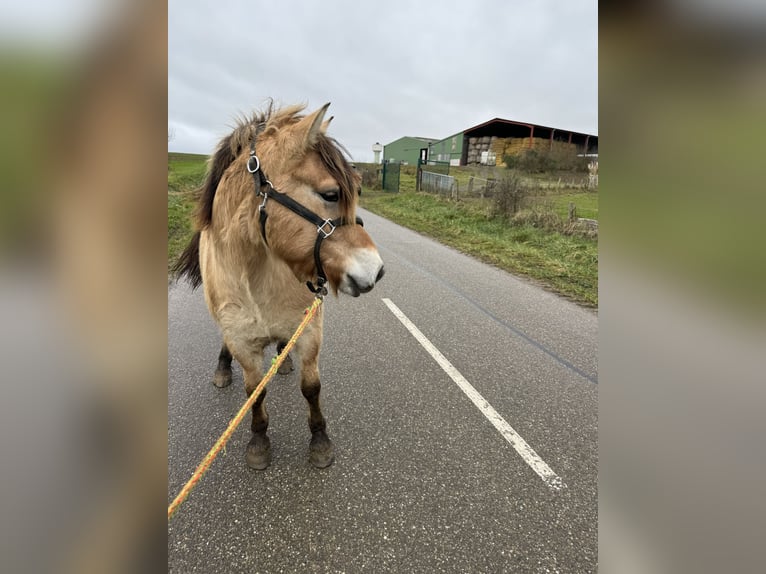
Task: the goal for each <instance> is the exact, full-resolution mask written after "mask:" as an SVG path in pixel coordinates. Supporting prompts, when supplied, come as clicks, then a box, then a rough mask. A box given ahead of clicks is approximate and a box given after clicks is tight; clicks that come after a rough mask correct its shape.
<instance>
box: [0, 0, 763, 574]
mask: <svg viewBox="0 0 766 574" xmlns="http://www.w3.org/2000/svg"><path fill="white" fill-rule="evenodd" d="M765 6H766V5H764V3H763V2H747V1H744V0H743V1H732V2H713V1H707V2H706V1H699V2H687V1H674V2H664V3H661V2H641V3H622V4H620V5H619V6H613V7H610V8H609V9H608V10H607V9H606V8H604V9H603V10H602V12H601V14H600V32H599V42H600V54H599V57H600V76H601V77H600V96H599V97H600V122H599V124H600V126H599V127H600V134H599V135H600V140H601V142H600V143H601V145H600V150H601V151H600V154H601V157H600V158H599V163H600V168H601V174H600V175H601V178H600V189H601V193H603V198H602V201H601V209H602V212H603V213H602V216H601V218H600V219H601V220H602V222H601V227H602V229H601V231H600V245H601V251H600V255H599V256H600V268H599V271H600V297H599V300H600V310H599V319H600V329H601V345H600V359H599V360H600V373H599V381H600V384H601V388H600V396H601V404H600V406H601V408H600V421H601V430H600V446H601V452H600V468H601V470H600V523H599V528H600V562H601V569H602V570H603V571H604V572H653V573H654V572H656V573H661V572H761V571H763V566H762V564H763V560H762V559H761V554H762V548H761V547H762V542H763V540H764V535H766V527H765V525H764V518H763V517H764V516H766V501H764V496H763V494H762V490H761V488H760V487H761V485H762V483H763V476H764V470H766V468H764V467H766V454H765V452H764V447H763V435H764V416H763V411H764V405H766V401H765V400H764V399H765V398H766V391H765V390H764V380H765V377H764V374H763V373H764V369H763V367H764V364H763V363H764V359H763V357H764V355H765V354H766V353H764V351H766V344H765V343H766V329H765V328H764V327H765V325H764V319H765V318H766V305H765V304H764V275H765V274H766V256H765V255H764V253H765V252H766V250H765V249H764V247H765V246H766V243H765V242H764V223H763V217H764V215H763V214H766V196H765V194H764V190H765V189H766V186H765V185H764V182H765V181H766V179H765V178H764V176H765V175H766V174H765V173H764V171H766V167H765V166H766V162H764V161H763V157H764V151H766V150H765V149H764V148H765V146H764V143H763V137H762V136H763V134H764V133H766V106H764V102H766V65H765V64H766V46H764V43H765V42H764V39H765V38H766V34H764V32H765V31H766V30H765V28H766V8H765ZM1 10H2V12H0V85H1V86H2V91H1V95H0V126H2V129H0V312H1V313H2V321H0V325H2V326H1V327H0V342H1V343H2V344H0V364H2V366H3V369H2V380H3V395H4V396H3V400H2V401H0V455H1V456H2V457H3V463H2V464H1V465H0V469H1V470H0V500H1V501H2V503H1V504H2V506H1V507H0V517H1V518H0V528H2V532H1V534H2V535H1V536H0V544H1V545H2V546H1V547H0V555H2V556H3V570H6V569H7V571H25V572H48V571H50V572H113V571H131V572H133V571H141V572H146V571H150V570H163V569H165V567H166V561H165V560H166V558H165V552H166V550H165V548H166V538H165V536H166V534H165V533H166V522H165V515H164V513H163V512H162V510H163V504H162V501H163V499H164V500H165V502H167V492H166V484H165V480H166V438H167V434H166V413H167V411H166V407H167V395H166V393H167V388H166V367H167V350H166V349H167V347H166V333H167V331H166V329H167V323H166V303H167V262H166V260H165V259H166V244H165V242H166V241H167V235H166V209H167V204H166V202H165V201H164V199H163V195H164V186H165V185H166V182H167V179H166V175H167V172H166V161H167V139H165V138H166V137H168V134H167V133H166V125H165V124H166V123H167V107H166V105H167V84H166V76H167V10H166V6H165V5H164V4H162V3H153V2H148V1H136V2H124V1H123V2H120V1H115V0H112V1H109V2H104V1H101V2H95V1H92V0H91V1H86V0H73V1H70V2H66V3H64V2H60V1H58V2H57V1H47V2H46V1H37V0H35V1H31V2H27V3H17V4H15V5H10V4H9V3H4V4H3V6H2V8H1ZM505 45H507V42H506V43H505Z"/></svg>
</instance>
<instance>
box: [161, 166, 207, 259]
mask: <svg viewBox="0 0 766 574" xmlns="http://www.w3.org/2000/svg"><path fill="white" fill-rule="evenodd" d="M206 161H207V156H204V155H197V154H189V153H168V270H169V269H170V267H171V266H172V265H173V263H174V262H175V261H176V259H177V258H178V255H179V254H180V253H181V251H183V250H184V248H185V247H186V245H187V244H188V243H189V240H190V239H191V236H192V233H193V232H192V225H191V214H192V211H194V197H193V195H194V194H193V192H194V190H195V189H197V188H198V187H199V186H200V185H202V182H203V180H204V178H205V168H206V165H205V162H206Z"/></svg>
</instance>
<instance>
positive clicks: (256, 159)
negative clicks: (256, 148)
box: [247, 154, 261, 173]
mask: <svg viewBox="0 0 766 574" xmlns="http://www.w3.org/2000/svg"><path fill="white" fill-rule="evenodd" d="M253 159H255V167H254V168H252V169H251V167H250V162H251V161H253ZM259 169H261V160H259V159H258V156H257V155H255V154H253V155H251V156H250V159H248V160H247V171H249V172H250V173H255V172H257V171H258V170H259Z"/></svg>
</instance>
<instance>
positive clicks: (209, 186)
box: [173, 102, 359, 288]
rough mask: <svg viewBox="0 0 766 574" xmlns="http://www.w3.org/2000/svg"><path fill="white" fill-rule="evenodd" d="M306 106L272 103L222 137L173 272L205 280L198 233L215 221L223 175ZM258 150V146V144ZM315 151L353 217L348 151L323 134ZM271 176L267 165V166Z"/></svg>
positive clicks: (192, 279) (354, 190) (344, 211)
mask: <svg viewBox="0 0 766 574" xmlns="http://www.w3.org/2000/svg"><path fill="white" fill-rule="evenodd" d="M304 109H305V106H304V105H294V106H288V107H284V108H277V107H275V106H274V103H273V102H270V103H269V104H268V106H267V107H266V109H265V110H264V111H261V112H258V111H256V112H254V113H253V114H251V115H250V116H244V117H241V118H239V119H238V120H237V124H236V126H235V127H234V130H233V131H232V132H231V133H230V134H229V135H227V136H226V137H224V138H223V139H221V141H220V142H219V143H218V146H217V147H216V150H215V153H213V155H212V156H210V159H209V160H208V167H207V175H206V177H205V182H204V183H203V184H202V187H201V188H199V189H198V190H197V208H196V210H195V213H194V219H195V222H196V232H195V234H194V236H193V237H192V240H191V242H190V243H189V245H188V247H187V248H186V250H184V252H183V253H182V254H181V256H180V257H179V258H178V261H177V262H176V263H175V265H174V266H173V274H174V275H175V276H176V277H177V278H180V277H181V276H183V275H186V277H187V279H188V281H189V283H190V284H191V285H192V287H194V288H196V287H198V286H199V285H200V284H201V283H202V274H201V271H200V268H199V235H200V231H201V230H202V229H205V228H206V227H207V226H209V225H210V223H211V222H212V221H213V202H214V200H215V194H216V191H217V190H218V184H219V183H220V182H221V178H222V177H223V174H224V173H225V172H226V170H227V169H229V167H230V166H231V164H232V163H234V161H235V160H236V159H237V158H238V157H239V155H240V154H241V153H243V151H244V152H249V149H250V142H251V141H252V140H253V138H256V142H257V137H258V135H260V134H263V133H266V132H269V131H271V130H274V131H276V130H278V129H279V128H280V127H283V126H286V125H290V124H294V123H297V122H298V121H300V120H301V119H302V118H303V117H304V116H303V115H302V114H301V112H302V111H303V110H304ZM256 149H257V145H256ZM314 150H315V151H316V152H317V153H318V154H319V157H320V158H321V160H322V163H323V164H324V166H325V167H326V168H327V171H328V172H329V173H330V175H331V176H332V177H333V178H334V179H335V181H337V182H338V187H339V188H340V197H339V207H340V211H341V215H342V217H345V218H350V217H351V212H352V206H353V205H354V204H355V196H356V194H357V193H358V192H359V189H358V187H357V184H356V182H355V178H354V168H353V166H352V165H351V164H350V163H349V160H348V155H349V153H348V151H347V150H346V149H345V148H344V147H343V146H342V145H341V144H339V143H338V142H337V141H336V140H335V139H334V138H331V137H328V136H326V135H324V134H320V135H319V138H318V141H317V143H316V145H315V146H314ZM264 172H265V173H266V175H268V166H264Z"/></svg>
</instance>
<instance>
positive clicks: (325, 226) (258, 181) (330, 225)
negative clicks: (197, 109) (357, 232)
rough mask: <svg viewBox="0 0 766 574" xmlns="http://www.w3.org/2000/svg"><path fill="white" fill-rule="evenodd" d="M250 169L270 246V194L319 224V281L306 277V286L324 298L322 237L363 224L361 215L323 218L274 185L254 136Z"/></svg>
mask: <svg viewBox="0 0 766 574" xmlns="http://www.w3.org/2000/svg"><path fill="white" fill-rule="evenodd" d="M247 171H249V172H250V173H251V174H252V176H253V182H254V183H255V193H256V195H258V196H259V197H263V201H262V202H261V204H260V205H259V206H258V213H259V214H260V215H259V219H260V222H261V236H262V237H263V242H264V243H265V244H266V246H267V247H268V245H269V242H268V240H267V239H266V218H267V217H268V214H267V213H266V201H267V200H268V199H269V198H271V199H273V200H274V201H276V202H277V203H280V204H282V205H283V206H285V207H286V208H287V209H289V210H290V211H292V212H293V213H295V214H297V215H300V216H301V217H302V218H303V219H305V220H307V221H310V222H311V223H313V224H314V225H316V228H317V240H316V242H314V264H315V265H316V268H317V282H316V285H314V284H313V283H312V282H311V281H306V286H307V287H308V288H309V291H311V292H312V293H314V294H315V295H316V296H317V297H320V298H321V297H323V296H324V295H327V287H326V285H325V284H326V283H327V276H326V275H325V272H324V267H323V266H322V260H321V258H320V256H319V252H320V249H321V248H322V241H324V240H325V239H327V238H328V237H330V235H332V234H333V231H335V229H336V228H337V227H341V226H343V225H350V224H352V223H356V224H358V225H361V226H364V222H363V221H362V218H361V217H357V218H356V221H355V222H351V221H349V220H347V219H346V218H344V217H339V218H337V219H322V218H321V217H319V216H318V215H317V214H316V213H314V212H313V211H311V210H310V209H308V208H307V207H305V206H303V205H301V204H300V203H298V202H297V201H295V200H294V199H293V198H292V197H290V196H289V195H286V194H284V193H281V192H279V191H277V190H276V189H274V186H273V185H272V183H271V182H270V181H269V180H268V178H267V177H266V175H265V174H264V173H263V170H262V169H261V161H260V160H259V159H258V156H257V155H255V138H253V140H252V141H251V142H250V157H249V158H248V160H247ZM264 188H265V189H264Z"/></svg>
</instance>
